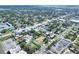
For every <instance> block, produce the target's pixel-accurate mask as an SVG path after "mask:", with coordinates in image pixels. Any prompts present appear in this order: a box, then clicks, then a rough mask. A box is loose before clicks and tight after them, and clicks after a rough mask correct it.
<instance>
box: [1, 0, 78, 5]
mask: <svg viewBox="0 0 79 59" xmlns="http://www.w3.org/2000/svg"><path fill="white" fill-rule="evenodd" d="M77 4H79V0H0V5H77Z"/></svg>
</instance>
